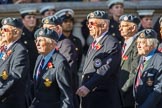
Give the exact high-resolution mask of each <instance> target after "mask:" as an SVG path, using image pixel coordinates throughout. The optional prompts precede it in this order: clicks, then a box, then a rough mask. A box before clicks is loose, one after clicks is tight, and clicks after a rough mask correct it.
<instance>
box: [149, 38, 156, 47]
mask: <svg viewBox="0 0 162 108" xmlns="http://www.w3.org/2000/svg"><path fill="white" fill-rule="evenodd" d="M158 43H159V41H158V40H157V39H155V38H150V39H147V45H148V46H153V47H154V48H157V47H158Z"/></svg>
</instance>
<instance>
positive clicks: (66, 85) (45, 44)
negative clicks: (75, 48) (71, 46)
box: [30, 28, 74, 108]
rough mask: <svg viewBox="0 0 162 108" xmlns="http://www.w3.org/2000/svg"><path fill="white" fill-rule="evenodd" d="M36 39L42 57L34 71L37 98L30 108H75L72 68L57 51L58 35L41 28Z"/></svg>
mask: <svg viewBox="0 0 162 108" xmlns="http://www.w3.org/2000/svg"><path fill="white" fill-rule="evenodd" d="M35 38H36V46H37V49H38V52H39V54H40V55H39V56H38V58H37V61H36V65H35V69H34V75H33V79H34V88H35V94H34V95H35V97H34V100H33V102H32V105H31V107H30V108H74V107H73V93H72V88H71V84H70V82H71V81H70V80H71V79H70V72H69V71H70V67H69V64H68V62H67V60H66V59H65V58H64V57H63V56H62V55H61V54H60V53H59V51H58V50H57V49H56V45H57V40H58V35H57V33H56V32H55V31H53V30H50V29H48V28H45V29H44V28H40V29H38V30H37V31H36V32H35Z"/></svg>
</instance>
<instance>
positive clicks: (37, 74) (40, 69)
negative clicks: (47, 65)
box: [36, 59, 45, 80]
mask: <svg viewBox="0 0 162 108" xmlns="http://www.w3.org/2000/svg"><path fill="white" fill-rule="evenodd" d="M44 61H45V60H44V59H42V60H41V61H40V63H39V66H38V68H37V72H36V80H38V77H39V75H40V73H41V71H42V69H43V65H44Z"/></svg>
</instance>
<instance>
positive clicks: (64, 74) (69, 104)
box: [56, 61, 73, 108]
mask: <svg viewBox="0 0 162 108" xmlns="http://www.w3.org/2000/svg"><path fill="white" fill-rule="evenodd" d="M56 80H57V83H58V86H59V89H60V92H61V95H60V96H61V97H60V99H61V102H62V104H61V108H73V94H72V89H71V83H70V82H71V81H70V74H69V68H68V63H67V62H65V61H64V62H63V63H61V64H60V65H59V68H58V72H57V74H56Z"/></svg>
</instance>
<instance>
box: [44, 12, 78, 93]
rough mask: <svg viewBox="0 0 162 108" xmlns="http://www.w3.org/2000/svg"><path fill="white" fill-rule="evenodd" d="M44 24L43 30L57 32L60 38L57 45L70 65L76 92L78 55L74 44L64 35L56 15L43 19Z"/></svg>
mask: <svg viewBox="0 0 162 108" xmlns="http://www.w3.org/2000/svg"><path fill="white" fill-rule="evenodd" d="M42 23H43V28H49V29H52V30H54V31H56V32H57V34H58V36H59V38H58V43H57V48H58V50H59V52H60V53H61V54H62V55H63V56H64V57H65V58H66V60H67V61H68V63H69V65H70V74H71V79H72V86H73V91H74V92H75V91H76V87H75V80H74V79H75V78H73V77H76V76H74V75H75V74H74V73H76V72H77V60H78V55H77V52H76V50H75V46H74V43H73V42H72V41H71V40H70V39H68V38H66V37H65V36H64V35H63V33H62V27H61V19H60V17H57V16H56V15H54V16H49V17H46V18H44V19H42Z"/></svg>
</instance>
